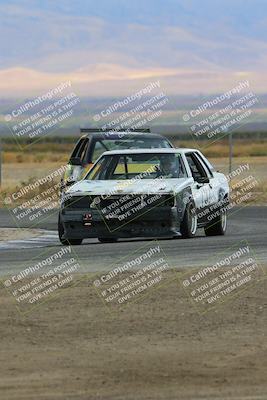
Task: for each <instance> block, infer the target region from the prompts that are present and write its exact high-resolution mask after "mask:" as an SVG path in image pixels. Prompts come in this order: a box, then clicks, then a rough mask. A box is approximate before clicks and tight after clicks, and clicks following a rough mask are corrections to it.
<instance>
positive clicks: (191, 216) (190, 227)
mask: <svg viewBox="0 0 267 400" xmlns="http://www.w3.org/2000/svg"><path fill="white" fill-rule="evenodd" d="M180 230H181V234H182V236H183V237H184V238H192V237H195V236H196V231H197V213H196V208H195V206H194V204H193V203H189V204H188V205H187V206H186V209H185V212H184V218H183V220H182V222H181V229H180Z"/></svg>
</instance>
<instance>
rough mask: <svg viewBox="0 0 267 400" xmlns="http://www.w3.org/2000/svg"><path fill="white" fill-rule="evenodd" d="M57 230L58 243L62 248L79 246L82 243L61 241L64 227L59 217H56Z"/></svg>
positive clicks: (72, 240) (75, 240)
mask: <svg viewBox="0 0 267 400" xmlns="http://www.w3.org/2000/svg"><path fill="white" fill-rule="evenodd" d="M57 230H58V238H59V240H60V243H61V244H63V245H64V246H68V245H73V246H78V245H79V244H82V241H83V240H82V239H63V235H64V226H63V224H62V221H61V218H60V215H59V216H58V223H57Z"/></svg>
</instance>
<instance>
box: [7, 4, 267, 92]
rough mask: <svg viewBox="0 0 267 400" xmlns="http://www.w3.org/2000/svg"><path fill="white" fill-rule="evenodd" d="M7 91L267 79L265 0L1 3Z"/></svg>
mask: <svg viewBox="0 0 267 400" xmlns="http://www.w3.org/2000/svg"><path fill="white" fill-rule="evenodd" d="M0 19H1V25H0V33H1V35H0V54H1V59H0V91H1V97H2V98H3V97H11V96H12V97H27V96H32V95H37V94H40V93H42V92H44V91H45V90H47V89H50V88H52V87H54V86H57V85H58V84H60V83H61V82H64V81H66V80H70V81H71V82H72V85H73V87H74V88H75V90H76V91H77V93H79V94H80V95H85V96H120V95H127V94H129V93H131V92H133V91H134V90H136V89H139V88H141V87H142V86H144V85H145V84H147V83H148V82H150V81H155V80H157V79H159V80H160V82H161V87H162V88H163V89H164V90H165V91H166V93H167V94H169V95H171V94H177V95H180V94H201V93H205V94H209V93H218V92H222V91H224V90H227V89H229V88H231V87H233V86H236V84H237V83H238V82H239V81H241V80H245V79H248V80H249V81H250V83H251V87H252V89H253V90H254V91H255V92H258V93H260V92H266V91H267V90H266V87H267V86H266V85H267V74H266V71H267V1H266V0H247V1H246V0H242V1H241V0H191V1H190V0H160V1H159V0H145V1H144V0H135V1H130V0H98V1H92V0H83V1H82V0H77V1H73V0H61V1H60V2H57V1H55V0H46V1H42V0H20V1H10V0H9V1H0Z"/></svg>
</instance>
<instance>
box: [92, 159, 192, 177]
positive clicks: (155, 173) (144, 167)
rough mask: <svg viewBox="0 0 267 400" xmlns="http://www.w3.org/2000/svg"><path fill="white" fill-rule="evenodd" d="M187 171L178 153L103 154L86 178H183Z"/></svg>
mask: <svg viewBox="0 0 267 400" xmlns="http://www.w3.org/2000/svg"><path fill="white" fill-rule="evenodd" d="M183 177H186V171H185V168H184V164H183V161H182V158H181V155H180V154H178V153H175V154H168V153H159V154H157V153H146V154H115V155H105V156H103V157H102V158H101V159H100V160H99V161H98V162H97V163H96V164H95V166H94V167H93V168H92V169H91V171H90V172H89V173H88V175H87V176H86V178H85V179H89V180H125V179H132V178H138V179H155V178H183Z"/></svg>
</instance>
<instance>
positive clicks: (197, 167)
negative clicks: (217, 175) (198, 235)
mask: <svg viewBox="0 0 267 400" xmlns="http://www.w3.org/2000/svg"><path fill="white" fill-rule="evenodd" d="M185 156H186V160H187V162H188V166H189V169H190V171H191V174H192V177H193V179H194V182H193V184H192V187H191V189H192V195H193V199H194V202H195V205H196V209H197V214H198V217H199V222H201V221H202V219H205V210H206V209H207V208H208V207H209V206H210V205H211V204H212V203H213V201H214V199H213V193H212V187H211V184H210V176H209V174H208V171H207V169H206V167H205V165H204V164H203V162H202V161H201V160H200V159H199V158H198V157H197V154H196V153H195V152H189V153H186V154H185ZM205 180H206V182H204V181H205ZM202 181H203V182H202Z"/></svg>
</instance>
